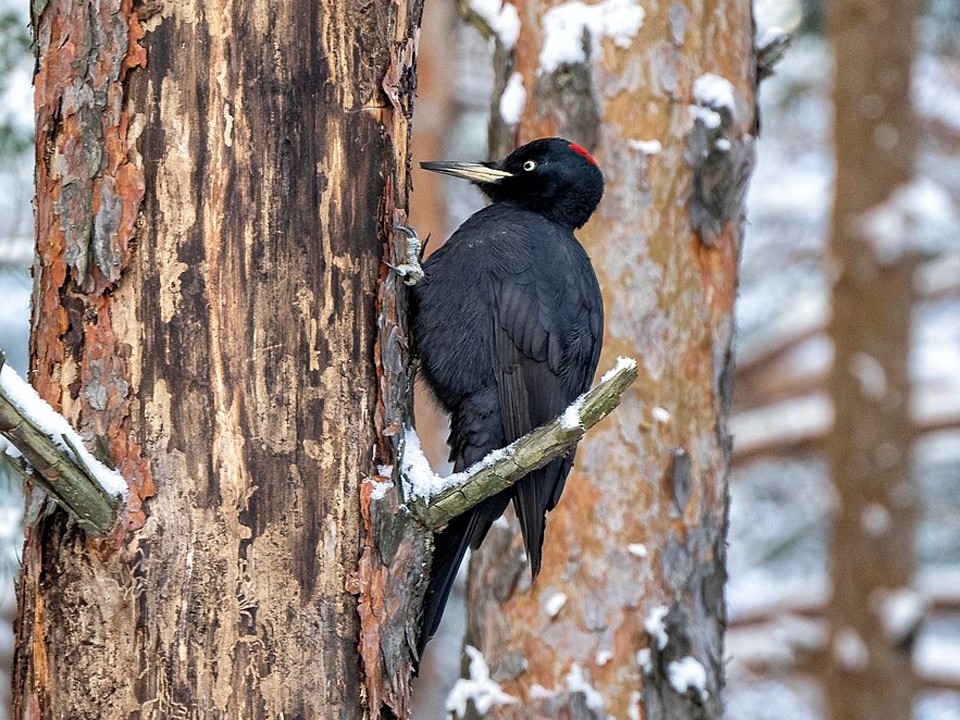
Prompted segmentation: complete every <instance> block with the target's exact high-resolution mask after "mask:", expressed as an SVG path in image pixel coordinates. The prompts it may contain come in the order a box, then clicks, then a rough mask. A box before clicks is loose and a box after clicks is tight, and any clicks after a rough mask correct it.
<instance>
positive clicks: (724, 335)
mask: <svg viewBox="0 0 960 720" xmlns="http://www.w3.org/2000/svg"><path fill="white" fill-rule="evenodd" d="M554 4H555V3H551V2H543V1H542V0H525V1H524V2H518V3H517V7H518V9H519V11H520V18H521V20H522V23H523V24H522V28H521V32H520V39H519V41H518V44H517V47H516V50H515V52H514V53H513V54H512V55H510V56H509V61H508V63H507V64H506V65H505V66H504V67H502V68H501V72H505V73H509V72H512V71H514V70H516V71H518V72H520V73H521V75H522V77H523V81H524V85H525V87H526V89H527V91H528V102H527V105H526V107H525V110H524V113H523V118H522V120H521V122H520V124H519V126H518V128H516V130H515V131H514V129H513V128H507V127H505V126H504V125H503V123H502V122H499V123H497V122H496V121H495V123H494V125H495V127H494V138H493V139H494V142H493V143H492V145H493V147H495V148H497V149H498V152H502V151H503V150H504V149H506V148H507V147H508V146H509V147H512V146H513V145H514V144H516V143H520V142H524V141H526V140H529V139H531V138H534V137H538V136H544V135H554V134H556V135H561V136H564V137H567V138H569V139H571V140H573V141H575V142H578V143H580V144H581V145H584V146H585V147H587V148H588V149H589V150H590V151H591V152H592V153H593V154H594V155H595V157H596V158H597V159H598V161H599V163H600V166H601V167H602V168H603V171H604V175H605V178H606V181H607V187H606V193H605V196H604V200H603V201H602V203H601V205H600V208H599V210H598V212H597V214H596V215H595V216H594V218H593V220H592V221H591V222H590V223H589V224H588V225H587V227H585V228H584V229H583V230H582V231H581V232H580V233H579V237H580V239H581V240H582V241H583V243H584V245H585V246H586V248H587V250H588V252H589V253H590V255H591V257H592V258H593V262H594V265H595V267H596V269H597V273H598V276H599V279H600V285H601V287H602V288H603V292H604V303H605V307H606V335H605V338H604V355H603V358H602V359H601V363H600V367H601V371H603V370H605V369H606V368H608V367H610V366H611V365H612V364H613V358H615V357H616V356H617V355H621V354H622V355H628V356H632V357H637V358H638V360H639V361H640V362H639V371H640V377H639V380H638V382H637V383H636V384H635V385H634V386H633V388H632V389H631V390H630V391H629V392H628V393H627V395H625V397H624V401H623V404H622V405H621V408H620V410H619V411H618V412H617V413H616V414H615V415H614V416H613V417H612V418H611V419H610V420H608V421H607V422H606V423H604V424H602V425H600V426H598V428H597V429H595V430H594V431H593V432H592V433H591V435H590V436H589V437H588V438H586V440H585V441H584V442H583V443H582V445H581V447H580V450H579V452H578V455H577V464H576V468H575V470H574V473H573V474H572V475H571V477H570V479H569V480H568V481H567V486H566V490H565V491H564V495H563V498H562V499H561V501H560V505H559V507H558V509H557V510H555V511H554V512H552V513H551V514H550V516H549V518H548V523H547V533H546V543H545V547H544V557H543V569H542V571H541V574H540V577H539V578H538V580H537V581H536V583H535V584H533V585H531V583H530V580H529V571H528V569H527V567H526V563H525V560H524V558H523V557H522V552H521V547H522V545H521V542H520V539H519V536H518V535H516V534H515V533H513V532H510V531H505V530H502V529H501V528H499V527H496V526H495V527H494V529H493V531H492V532H491V536H490V537H489V538H488V540H487V542H486V544H485V545H484V547H483V548H482V549H481V550H480V552H478V553H476V555H475V556H474V559H473V562H472V567H471V579H470V586H469V592H468V601H467V606H468V613H469V617H468V636H467V642H468V643H469V644H471V645H474V646H476V647H477V648H478V649H480V650H481V651H482V652H483V654H484V655H485V657H486V659H487V661H488V663H489V664H490V668H491V675H492V677H493V679H494V680H497V681H498V682H500V683H501V684H502V686H503V689H504V690H505V691H506V692H507V693H509V694H511V695H513V696H514V697H516V698H517V699H518V700H519V702H518V703H514V704H503V705H499V706H496V707H494V708H492V709H491V710H490V711H489V713H488V714H487V716H488V717H497V718H531V717H537V718H605V717H607V716H613V717H617V718H631V717H637V718H649V719H651V720H652V719H654V718H677V719H680V718H683V719H684V720H686V719H688V718H719V717H720V716H721V701H720V691H721V689H722V685H723V662H724V657H723V632H724V626H725V618H726V612H725V608H724V600H723V587H724V582H725V578H726V571H725V566H724V560H725V557H724V556H725V549H724V537H725V530H726V517H727V510H726V508H727V471H728V466H729V443H730V438H729V436H728V434H727V432H726V429H725V428H726V417H727V412H728V404H729V397H730V387H729V383H730V377H731V374H732V358H731V337H732V333H733V305H734V299H735V295H736V288H737V265H738V260H739V256H740V248H741V242H742V230H743V204H742V199H743V193H744V190H745V185H746V180H747V177H748V175H749V170H750V168H751V163H752V158H753V145H754V137H753V136H754V133H755V126H756V113H755V59H754V51H753V45H752V38H753V22H752V16H751V8H750V3H749V2H745V1H743V0H711V1H709V2H706V3H689V2H679V1H676V2H670V3H662V4H660V5H659V6H653V5H650V4H647V3H645V4H644V9H645V10H646V16H645V18H644V21H643V25H642V27H641V28H640V29H639V31H638V33H637V34H636V36H635V37H633V38H632V39H631V40H630V43H629V48H627V47H621V46H618V45H617V44H615V43H614V42H613V41H612V40H611V39H609V38H606V39H604V38H599V42H598V43H597V44H596V45H594V44H593V42H592V40H591V39H590V37H589V31H588V32H587V35H586V38H585V40H584V48H586V49H587V51H588V52H587V59H586V61H585V62H583V63H574V64H565V65H561V66H560V67H559V68H558V69H557V70H555V71H554V72H549V73H545V72H539V71H538V65H539V55H540V51H541V48H542V46H543V42H544V31H543V27H544V16H545V13H546V12H547V11H548V10H549V8H550V6H551V5H554ZM556 4H558V3H556ZM706 73H714V74H716V75H719V76H721V77H723V78H725V79H726V80H727V81H729V83H730V84H731V86H732V88H731V89H732V95H733V106H732V107H721V106H720V105H719V104H716V103H710V102H707V101H706V100H704V98H703V97H701V98H700V99H699V100H698V99H696V98H695V97H694V92H693V86H694V83H695V81H696V80H697V78H698V77H700V76H702V75H704V74H706ZM504 84H505V82H502V83H501V86H503V85H504ZM496 107H497V98H495V99H494V108H496ZM691 107H695V108H699V109H698V110H695V111H694V112H691ZM701 110H710V111H711V112H715V113H716V116H717V117H716V119H717V120H718V122H717V123H716V124H714V123H713V122H712V119H713V118H712V116H709V115H705V114H704V113H701V112H700V111H701ZM505 133H506V135H505ZM653 140H655V141H658V142H659V143H660V147H659V148H657V147H655V146H652V145H650V144H649V143H646V142H644V143H641V142H637V141H653ZM494 154H497V153H494ZM655 408H658V409H655ZM694 662H695V663H697V664H698V665H699V667H702V668H703V684H702V691H701V690H700V689H699V688H698V687H696V683H694V684H693V685H689V686H688V685H687V684H686V683H685V682H684V681H683V676H682V674H680V673H679V672H678V671H679V670H680V669H682V668H691V667H695V666H694V665H693V663H694ZM677 663H679V665H678V664H677ZM594 691H595V692H594Z"/></svg>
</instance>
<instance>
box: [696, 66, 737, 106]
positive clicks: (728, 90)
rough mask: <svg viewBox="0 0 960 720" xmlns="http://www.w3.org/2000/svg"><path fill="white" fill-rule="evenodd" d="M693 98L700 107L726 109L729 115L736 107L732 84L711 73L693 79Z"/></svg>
mask: <svg viewBox="0 0 960 720" xmlns="http://www.w3.org/2000/svg"><path fill="white" fill-rule="evenodd" d="M693 99H694V101H695V102H696V103H697V105H700V106H701V107H707V108H710V109H712V110H727V111H728V112H729V113H730V115H731V116H732V115H733V114H734V111H735V110H736V107H737V103H736V100H735V94H734V90H733V85H732V84H731V83H730V81H729V80H727V79H726V78H722V77H720V76H719V75H714V74H713V73H707V74H705V75H701V76H700V77H698V78H697V79H696V80H694V81H693Z"/></svg>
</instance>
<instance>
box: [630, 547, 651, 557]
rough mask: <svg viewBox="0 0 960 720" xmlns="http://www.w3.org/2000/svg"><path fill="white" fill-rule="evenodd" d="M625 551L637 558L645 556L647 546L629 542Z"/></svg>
mask: <svg viewBox="0 0 960 720" xmlns="http://www.w3.org/2000/svg"><path fill="white" fill-rule="evenodd" d="M627 552H628V553H630V554H631V555H633V556H634V557H638V558H645V557H646V556H647V546H646V545H644V544H643V543H630V544H629V545H627Z"/></svg>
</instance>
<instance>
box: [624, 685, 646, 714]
mask: <svg viewBox="0 0 960 720" xmlns="http://www.w3.org/2000/svg"><path fill="white" fill-rule="evenodd" d="M642 702H643V693H641V692H640V691H639V690H634V691H633V692H631V693H630V704H629V705H628V706H627V720H642V718H643V717H644V716H643V713H641V712H640V705H641V703H642Z"/></svg>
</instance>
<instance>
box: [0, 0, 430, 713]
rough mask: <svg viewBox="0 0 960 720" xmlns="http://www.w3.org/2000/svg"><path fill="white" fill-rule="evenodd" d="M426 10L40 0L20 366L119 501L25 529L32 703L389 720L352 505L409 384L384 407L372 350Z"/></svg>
mask: <svg viewBox="0 0 960 720" xmlns="http://www.w3.org/2000/svg"><path fill="white" fill-rule="evenodd" d="M419 15H420V5H419V3H418V2H416V1H415V0H411V2H406V1H405V0H401V1H400V2H397V3H394V4H386V5H379V6H370V5H368V4H364V3H358V2H350V1H348V0H345V1H344V2H334V3H326V4H316V3H309V2H300V1H297V2H291V3H282V4H276V3H265V2H260V1H259V0H257V1H254V2H250V3H234V2H227V1H226V0H224V1H223V2H214V3H193V2H186V3H167V2H160V3H145V4H142V5H140V4H138V5H137V6H136V7H135V8H134V7H133V6H132V4H131V0H112V1H111V0H83V1H82V2H79V3H78V2H73V1H70V2H68V1H67V0H50V1H49V2H47V3H35V17H34V24H35V27H36V34H37V53H38V57H37V76H36V88H37V89H36V103H37V119H38V132H37V159H38V171H37V172H38V177H37V183H38V185H37V223H38V229H37V249H38V261H37V267H36V270H35V278H36V290H35V297H34V306H33V307H34V317H33V324H34V333H33V338H32V342H31V354H32V380H33V383H34V385H35V386H36V387H37V388H38V390H39V392H40V393H41V395H42V396H43V397H44V398H45V399H46V400H47V401H48V402H50V403H51V404H52V405H53V406H54V407H57V408H60V409H61V410H62V412H63V413H64V414H65V415H66V416H67V417H68V419H70V420H71V422H72V423H73V424H74V426H76V427H78V428H79V429H80V431H81V432H82V433H83V434H84V435H85V437H88V438H90V439H91V440H92V439H93V438H96V439H97V441H98V442H99V443H100V444H102V445H104V446H106V447H107V448H108V450H109V455H110V459H111V460H112V461H113V462H114V464H116V465H117V466H118V468H119V469H120V470H121V472H122V473H123V475H124V477H126V478H127V479H128V480H129V481H130V484H131V489H132V493H131V502H130V505H129V507H128V508H127V516H126V522H125V523H124V525H123V526H122V527H121V528H119V529H118V531H117V532H116V533H115V535H114V536H113V537H111V538H109V539H108V540H105V541H94V540H91V539H88V538H86V537H85V536H84V535H83V533H82V532H80V530H79V529H78V528H77V527H76V526H75V525H74V524H73V523H71V522H69V521H68V520H67V519H66V517H65V516H64V514H63V513H61V512H44V513H42V514H41V516H40V517H39V518H37V519H36V520H35V522H33V523H32V524H31V526H30V527H28V529H27V541H26V546H25V549H24V553H23V574H22V577H21V583H20V586H19V597H20V614H19V619H18V623H17V625H18V626H17V649H16V664H17V667H16V678H15V686H16V689H15V695H16V705H17V707H16V712H17V715H18V717H23V718H62V717H69V718H71V720H82V719H84V718H90V719H93V718H105V717H109V718H134V717H138V718H155V717H156V718H160V717H163V718H167V717H182V718H201V717H202V718H241V717H242V718H276V717H286V718H298V717H342V718H359V717H363V716H365V715H368V714H369V715H370V716H374V717H376V716H377V712H378V711H379V707H372V708H370V711H369V713H368V708H367V702H368V701H370V700H371V699H372V697H371V688H373V687H374V686H373V685H371V684H370V682H371V681H370V678H369V676H368V677H367V686H366V687H364V678H363V676H362V672H363V671H362V669H361V653H360V651H359V649H358V648H359V643H360V630H361V618H360V615H359V614H358V599H357V597H356V595H355V593H358V592H359V593H361V597H363V598H365V599H364V600H362V601H359V602H368V603H369V602H370V598H369V596H364V595H363V592H368V591H370V590H369V588H367V589H366V590H364V589H363V588H361V583H360V582H359V581H358V578H359V575H358V572H357V571H358V567H359V565H358V559H359V557H360V554H361V550H362V544H363V536H364V534H365V532H366V531H369V529H370V528H369V526H367V527H366V528H365V527H364V525H363V524H362V521H361V513H360V509H361V507H363V506H362V504H361V503H362V496H363V492H362V491H361V489H362V487H363V485H362V483H363V481H364V479H366V478H369V477H372V476H373V475H374V474H375V472H376V471H375V469H374V468H375V466H376V464H377V463H378V462H390V461H391V459H390V458H391V455H390V444H389V440H386V441H384V440H383V439H382V435H381V432H389V428H390V425H391V422H392V420H391V417H392V416H391V415H390V412H392V410H390V409H389V403H390V402H394V401H395V399H396V398H397V397H401V396H402V395H403V392H405V390H406V388H402V392H401V391H397V390H396V389H395V387H393V386H391V387H387V388H385V389H384V391H383V392H384V396H385V397H387V398H390V400H389V401H388V406H386V407H384V406H378V393H377V388H378V382H379V378H380V373H379V372H378V363H380V362H381V361H382V359H383V358H386V357H393V356H389V355H388V354H386V353H385V352H384V351H383V349H382V348H381V352H380V354H376V353H375V342H376V340H377V336H378V321H379V320H380V319H381V316H380V314H379V310H378V303H377V291H378V284H379V283H380V282H381V281H382V280H383V278H384V277H385V269H384V267H383V266H382V264H381V259H382V258H383V257H384V248H385V247H387V248H389V244H390V242H391V239H390V232H389V228H390V225H391V223H392V222H393V221H394V220H395V219H397V217H398V216H402V210H401V209H402V208H403V207H404V205H405V202H406V193H407V184H408V179H407V178H408V171H409V167H408V165H409V157H408V146H409V135H408V122H409V111H410V103H411V102H412V97H413V90H414V53H415V46H416V26H417V24H418V23H419ZM387 256H388V257H389V255H387ZM385 304H386V303H385V301H382V302H381V304H380V307H383V306H385ZM391 312H395V310H392V311H391ZM399 362H401V363H402V362H404V360H403V359H402V358H401V359H400V360H399ZM386 374H387V371H386V369H384V375H386ZM388 380H389V382H395V381H399V382H400V384H401V386H402V376H401V377H400V378H399V380H397V378H396V377H393V378H392V379H389V378H388ZM388 384H389V383H388ZM364 492H365V491H364ZM147 499H149V502H148V503H146V505H144V504H143V503H144V501H145V500H147ZM144 511H146V512H144ZM381 552H382V554H383V556H385V557H388V556H389V554H388V553H387V552H386V551H385V550H383V548H381ZM398 552H399V551H397V550H394V551H393V554H394V555H396V554H397V553H398ZM370 592H374V593H382V595H381V596H382V597H386V596H387V593H386V591H381V589H380V587H379V586H378V587H375V588H373V590H372V591H370ZM381 596H378V597H381ZM400 677H401V680H402V676H400ZM398 692H404V691H403V690H402V689H401V690H400V691H398Z"/></svg>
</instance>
